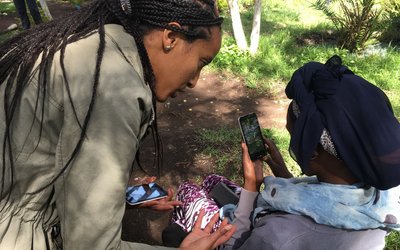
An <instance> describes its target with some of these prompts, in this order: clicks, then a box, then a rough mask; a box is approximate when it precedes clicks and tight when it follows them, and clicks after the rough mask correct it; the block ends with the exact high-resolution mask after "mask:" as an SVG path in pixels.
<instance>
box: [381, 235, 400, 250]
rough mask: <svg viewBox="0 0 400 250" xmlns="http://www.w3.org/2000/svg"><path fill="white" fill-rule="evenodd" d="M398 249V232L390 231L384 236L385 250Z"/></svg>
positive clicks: (399, 245) (399, 237) (399, 246)
mask: <svg viewBox="0 0 400 250" xmlns="http://www.w3.org/2000/svg"><path fill="white" fill-rule="evenodd" d="M399 249H400V232H391V233H390V234H389V236H387V237H386V246H385V250H399Z"/></svg>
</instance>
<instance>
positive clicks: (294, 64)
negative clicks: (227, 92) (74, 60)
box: [212, 0, 400, 118]
mask: <svg viewBox="0 0 400 250" xmlns="http://www.w3.org/2000/svg"><path fill="white" fill-rule="evenodd" d="M263 4H264V11H263V15H262V22H261V39H260V45H259V50H258V53H257V54H256V55H255V56H250V55H249V54H248V53H246V52H243V51H240V50H239V49H238V48H237V47H236V45H235V41H234V39H233V35H232V27H231V21H230V19H229V16H225V22H224V24H223V25H224V26H223V30H224V35H223V44H222V48H221V51H220V53H219V54H218V55H217V57H216V58H215V60H214V61H213V64H212V67H213V68H214V69H216V70H219V71H224V72H226V71H228V72H231V73H233V74H235V75H238V76H240V77H242V78H244V79H245V81H246V84H247V85H248V87H250V88H255V89H257V90H259V91H264V92H265V93H266V94H267V95H269V96H276V95H277V94H278V93H281V91H280V90H282V89H283V88H284V87H285V85H286V84H287V82H288V81H289V80H290V77H291V75H292V73H293V72H294V71H295V70H296V69H297V68H299V67H301V66H302V65H303V64H304V63H306V62H309V61H318V62H322V63H324V62H325V61H326V60H327V59H328V58H329V57H331V56H332V55H334V54H338V55H340V56H341V57H342V59H343V62H344V64H345V65H347V66H348V67H349V68H350V69H351V70H352V71H353V72H355V73H356V74H358V75H360V76H362V77H364V78H365V79H367V80H368V81H370V82H371V83H373V84H375V85H377V86H378V87H380V88H382V89H383V90H384V91H385V92H386V93H387V94H388V96H389V98H390V100H391V102H392V105H393V108H394V111H395V115H396V117H397V118H400V50H399V48H396V47H393V46H389V45H383V46H382V47H378V48H373V49H369V50H368V51H366V52H364V53H363V52H361V53H358V54H352V53H349V52H348V51H346V50H341V49H338V48H337V46H336V44H335V43H334V42H335V41H334V40H333V41H332V38H333V39H334V38H335V31H334V27H333V26H332V24H331V23H330V22H329V21H328V20H326V19H325V17H323V16H322V14H321V13H319V12H317V11H316V10H313V9H311V7H310V4H309V3H308V1H306V0H291V1H278V0H266V1H265V2H263ZM242 22H243V25H244V28H245V32H246V34H250V32H251V25H252V13H251V10H249V11H245V12H244V13H242ZM315 38H318V39H315ZM322 39H323V40H324V42H321V40H322Z"/></svg>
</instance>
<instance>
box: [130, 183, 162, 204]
mask: <svg viewBox="0 0 400 250" xmlns="http://www.w3.org/2000/svg"><path fill="white" fill-rule="evenodd" d="M167 196H168V192H167V191H165V190H164V189H163V188H162V187H160V186H159V185H158V184H157V183H154V182H151V183H149V184H145V185H138V186H130V187H127V188H126V201H127V202H128V203H129V204H130V205H137V204H140V203H143V202H145V201H152V200H158V199H161V198H164V197H167Z"/></svg>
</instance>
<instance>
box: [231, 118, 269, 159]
mask: <svg viewBox="0 0 400 250" xmlns="http://www.w3.org/2000/svg"><path fill="white" fill-rule="evenodd" d="M238 121H239V126H240V130H241V131H242V136H243V140H244V141H245V142H246V145H247V149H248V150H249V154H250V159H252V160H256V159H260V158H262V157H264V156H266V155H267V149H266V148H265V145H264V140H263V138H262V134H261V129H260V124H259V123H258V120H257V115H256V114H255V113H251V114H248V115H244V116H241V117H239V118H238Z"/></svg>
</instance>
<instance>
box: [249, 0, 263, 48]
mask: <svg viewBox="0 0 400 250" xmlns="http://www.w3.org/2000/svg"><path fill="white" fill-rule="evenodd" d="M261 10H262V6H261V0H255V3H254V16H253V28H252V30H251V36H250V54H252V55H254V54H255V53H256V52H257V49H258V44H259V42H260V26H261Z"/></svg>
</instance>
